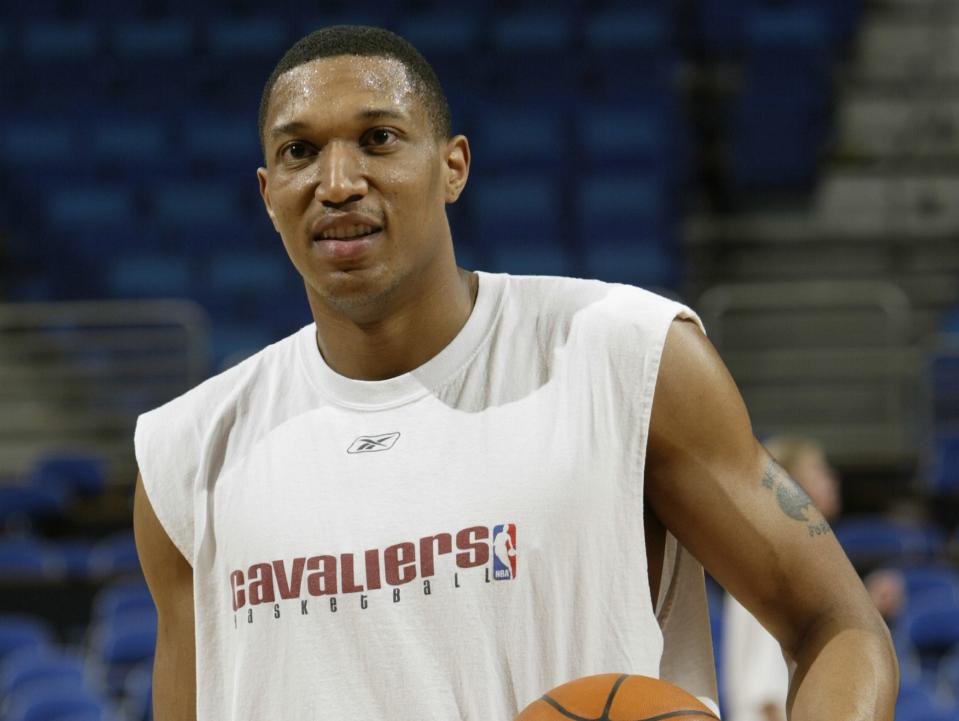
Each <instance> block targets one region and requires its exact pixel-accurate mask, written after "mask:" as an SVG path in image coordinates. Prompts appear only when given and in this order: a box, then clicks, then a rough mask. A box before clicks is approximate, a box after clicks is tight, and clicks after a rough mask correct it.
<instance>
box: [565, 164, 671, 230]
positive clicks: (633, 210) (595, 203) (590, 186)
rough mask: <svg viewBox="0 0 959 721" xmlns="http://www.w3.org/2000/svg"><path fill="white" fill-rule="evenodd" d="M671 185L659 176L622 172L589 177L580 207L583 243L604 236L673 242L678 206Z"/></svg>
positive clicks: (581, 187) (579, 195)
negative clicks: (674, 204) (675, 206)
mask: <svg viewBox="0 0 959 721" xmlns="http://www.w3.org/2000/svg"><path fill="white" fill-rule="evenodd" d="M673 202H674V201H673V198H672V196H671V194H670V192H669V189H668V186H667V184H666V183H665V182H664V180H663V179H661V178H658V177H656V176H647V177H644V176H642V175H634V174H625V173H620V174H618V175H610V174H602V175H599V174H597V175H592V176H587V177H586V178H584V179H583V181H582V183H581V184H580V185H579V188H578V193H577V198H576V207H577V212H578V217H579V236H580V242H581V243H582V244H584V245H590V244H592V243H593V242H594V241H596V240H599V239H601V238H619V239H622V241H623V242H625V243H646V244H649V243H651V242H654V243H655V242H659V243H665V244H667V245H668V244H669V243H671V242H672V226H673V223H674V216H675V209H674V207H673Z"/></svg>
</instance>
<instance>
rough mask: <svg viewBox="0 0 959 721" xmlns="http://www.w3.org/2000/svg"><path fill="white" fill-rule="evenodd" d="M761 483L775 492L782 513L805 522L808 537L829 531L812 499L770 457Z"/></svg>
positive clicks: (822, 534)
mask: <svg viewBox="0 0 959 721" xmlns="http://www.w3.org/2000/svg"><path fill="white" fill-rule="evenodd" d="M762 484H763V487H764V488H767V489H769V490H770V491H772V492H773V493H775V494H776V502H777V503H778V504H779V509H780V510H781V511H782V512H783V513H785V514H786V515H787V516H789V517H790V518H792V519H793V520H794V521H800V522H801V523H804V524H806V529H807V530H808V531H809V535H810V537H812V536H824V535H826V534H828V533H831V529H830V528H829V524H828V523H827V522H826V519H825V518H823V517H822V514H821V513H819V511H818V510H817V509H816V507H815V506H814V505H813V502H812V499H810V498H809V496H808V495H806V492H805V491H804V490H803V489H802V486H800V485H799V484H798V483H796V481H794V480H793V479H792V478H790V477H789V474H788V473H786V471H784V470H783V469H782V467H781V466H780V465H779V464H778V463H776V462H775V461H773V460H772V459H770V460H769V463H767V464H766V469H765V470H764V471H763V478H762Z"/></svg>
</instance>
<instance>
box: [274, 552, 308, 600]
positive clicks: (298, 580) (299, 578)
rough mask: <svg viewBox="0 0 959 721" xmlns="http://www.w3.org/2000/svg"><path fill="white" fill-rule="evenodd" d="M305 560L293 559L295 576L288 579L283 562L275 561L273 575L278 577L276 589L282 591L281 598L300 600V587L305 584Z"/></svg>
mask: <svg viewBox="0 0 959 721" xmlns="http://www.w3.org/2000/svg"><path fill="white" fill-rule="evenodd" d="M304 563H306V559H305V558H294V559H293V575H292V576H291V577H290V579H289V580H287V578H286V566H285V564H284V563H283V561H273V575H274V576H275V577H276V587H277V588H278V589H279V590H280V598H283V599H287V598H298V597H299V595H300V586H301V585H302V582H303V564H304Z"/></svg>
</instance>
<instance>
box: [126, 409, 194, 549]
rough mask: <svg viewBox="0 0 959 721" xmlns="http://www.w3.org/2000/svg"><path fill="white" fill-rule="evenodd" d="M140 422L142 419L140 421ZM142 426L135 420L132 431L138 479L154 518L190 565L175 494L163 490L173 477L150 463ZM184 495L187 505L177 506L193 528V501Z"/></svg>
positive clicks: (188, 540) (189, 540) (190, 544)
mask: <svg viewBox="0 0 959 721" xmlns="http://www.w3.org/2000/svg"><path fill="white" fill-rule="evenodd" d="M141 422H142V421H141ZM143 433H144V429H143V428H142V427H141V425H140V423H137V428H136V432H135V434H134V446H135V449H136V458H137V465H138V466H139V472H140V478H141V479H143V490H144V491H145V492H146V495H147V499H148V500H149V501H150V506H151V507H152V508H153V513H154V515H156V517H157V520H158V521H159V522H160V525H161V526H162V527H163V530H164V532H165V533H166V535H167V537H168V538H169V539H170V541H171V542H172V543H173V545H174V546H176V548H177V550H178V551H179V552H180V554H181V555H182V556H183V557H184V558H185V559H186V561H187V563H189V564H190V566H193V564H194V556H193V545H194V543H193V541H194V539H193V538H188V537H187V536H188V533H187V530H186V529H184V528H183V527H182V524H180V525H178V524H177V523H176V513H177V510H178V509H177V508H176V507H175V506H176V505H177V499H176V496H177V493H176V492H172V493H171V492H164V488H167V487H168V486H165V485H164V484H169V483H170V482H171V481H172V479H170V478H167V477H166V476H165V474H164V473H163V472H162V470H161V469H160V468H159V467H158V464H155V463H154V462H153V456H154V454H152V453H150V452H149V451H148V450H147V448H146V447H145V443H146V441H145V439H144V437H143ZM187 497H188V498H189V501H190V502H189V503H188V506H189V507H188V508H184V509H179V510H181V511H186V512H188V513H189V514H190V520H189V525H188V528H193V526H194V518H193V515H192V514H193V512H194V507H193V503H192V500H193V498H192V493H191V492H189V491H187Z"/></svg>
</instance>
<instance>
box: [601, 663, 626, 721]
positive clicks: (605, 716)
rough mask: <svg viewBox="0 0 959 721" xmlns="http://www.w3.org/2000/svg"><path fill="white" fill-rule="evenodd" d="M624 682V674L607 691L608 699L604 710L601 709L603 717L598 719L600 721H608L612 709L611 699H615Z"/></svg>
mask: <svg viewBox="0 0 959 721" xmlns="http://www.w3.org/2000/svg"><path fill="white" fill-rule="evenodd" d="M625 680H626V674H625V673H624V674H623V675H622V676H620V677H619V678H618V679H616V683H614V684H613V687H612V688H611V689H610V690H609V698H607V699H606V708H604V709H603V715H602V716H601V717H600V721H609V710H610V709H611V708H612V707H613V699H614V698H615V697H616V692H617V691H619V687H620V686H622V685H623V681H625Z"/></svg>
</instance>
